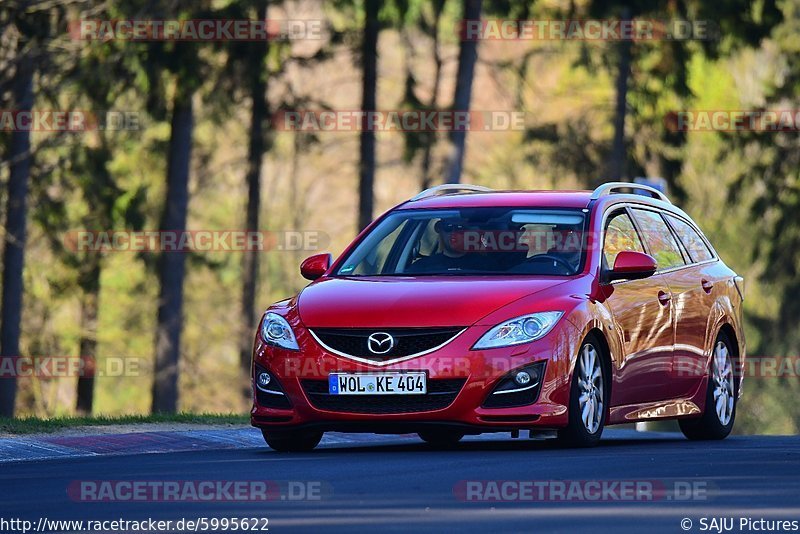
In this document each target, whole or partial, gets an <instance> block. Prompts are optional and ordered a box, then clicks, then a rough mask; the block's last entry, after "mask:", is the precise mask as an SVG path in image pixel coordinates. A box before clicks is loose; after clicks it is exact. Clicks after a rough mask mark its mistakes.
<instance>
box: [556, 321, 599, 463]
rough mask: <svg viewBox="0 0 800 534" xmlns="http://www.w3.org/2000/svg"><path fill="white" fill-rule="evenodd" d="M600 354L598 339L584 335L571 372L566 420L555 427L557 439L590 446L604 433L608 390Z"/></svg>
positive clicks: (575, 444)
mask: <svg viewBox="0 0 800 534" xmlns="http://www.w3.org/2000/svg"><path fill="white" fill-rule="evenodd" d="M602 358H603V356H602V349H601V347H600V344H599V343H598V341H597V339H595V338H594V337H593V336H590V337H587V338H586V339H585V340H584V342H583V345H582V346H581V350H580V352H579V353H578V360H577V361H576V362H575V370H574V371H573V373H572V388H571V390H570V396H569V423H568V424H567V426H566V428H562V429H561V430H559V431H558V440H559V441H560V442H561V443H562V444H563V445H565V446H568V447H593V446H595V445H597V443H598V442H599V441H600V436H601V435H602V434H603V427H604V426H605V423H606V406H607V405H608V391H607V388H606V377H605V369H604V367H603V360H602Z"/></svg>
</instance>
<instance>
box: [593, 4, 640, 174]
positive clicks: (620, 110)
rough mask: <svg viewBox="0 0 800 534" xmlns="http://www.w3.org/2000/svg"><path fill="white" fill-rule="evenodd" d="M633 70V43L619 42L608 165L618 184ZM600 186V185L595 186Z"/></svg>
mask: <svg viewBox="0 0 800 534" xmlns="http://www.w3.org/2000/svg"><path fill="white" fill-rule="evenodd" d="M630 16H631V15H630V10H629V9H628V8H623V10H622V17H621V18H622V20H626V19H630ZM630 70H631V42H630V40H622V41H620V42H619V71H618V72H617V83H616V86H617V102H616V109H615V111H614V142H613V145H612V146H611V160H610V161H609V163H608V179H609V180H610V181H612V182H618V181H620V180H621V179H622V177H623V176H624V175H625V115H626V114H627V111H628V77H629V76H630ZM593 185H599V184H593Z"/></svg>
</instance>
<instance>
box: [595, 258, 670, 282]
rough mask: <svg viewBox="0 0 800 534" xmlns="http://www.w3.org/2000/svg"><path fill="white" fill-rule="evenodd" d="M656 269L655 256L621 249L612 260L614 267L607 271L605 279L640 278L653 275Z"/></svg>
mask: <svg viewBox="0 0 800 534" xmlns="http://www.w3.org/2000/svg"><path fill="white" fill-rule="evenodd" d="M656 269H658V264H657V263H656V260H655V258H653V257H652V256H650V255H648V254H644V253H643V252H635V251H632V250H623V251H622V252H620V253H619V254H617V259H615V260H614V268H613V269H611V270H610V271H608V272H607V274H606V280H608V281H609V282H613V281H614V280H640V279H642V278H647V277H650V276H653V275H654V274H655V272H656Z"/></svg>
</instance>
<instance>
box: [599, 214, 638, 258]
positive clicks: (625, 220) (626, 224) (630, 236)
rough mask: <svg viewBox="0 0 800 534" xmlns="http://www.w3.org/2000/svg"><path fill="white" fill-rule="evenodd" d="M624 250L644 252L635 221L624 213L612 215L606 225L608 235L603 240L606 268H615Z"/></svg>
mask: <svg viewBox="0 0 800 534" xmlns="http://www.w3.org/2000/svg"><path fill="white" fill-rule="evenodd" d="M623 250H630V251H634V252H644V247H643V246H642V242H641V240H640V239H639V234H637V233H636V228H634V226H633V221H631V218H630V217H629V216H628V214H627V213H626V212H624V211H618V212H616V213H614V214H613V215H611V218H610V219H609V220H608V222H607V223H606V235H605V239H604V240H603V261H604V262H605V266H606V267H608V268H610V267H613V266H614V260H616V259H617V254H619V253H620V252H622V251H623Z"/></svg>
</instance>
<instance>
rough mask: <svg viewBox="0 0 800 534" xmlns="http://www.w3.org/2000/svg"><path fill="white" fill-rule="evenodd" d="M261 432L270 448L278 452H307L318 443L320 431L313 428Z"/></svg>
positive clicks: (320, 437)
mask: <svg viewBox="0 0 800 534" xmlns="http://www.w3.org/2000/svg"><path fill="white" fill-rule="evenodd" d="M261 434H262V435H263V436H264V441H266V442H267V445H269V446H270V448H272V449H274V450H276V451H278V452H308V451H311V450H313V449H314V447H316V446H317V445H319V442H320V440H321V439H322V434H323V433H322V432H316V431H313V430H266V429H262V430H261Z"/></svg>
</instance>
